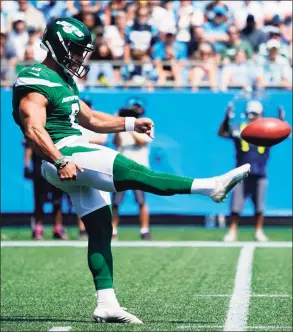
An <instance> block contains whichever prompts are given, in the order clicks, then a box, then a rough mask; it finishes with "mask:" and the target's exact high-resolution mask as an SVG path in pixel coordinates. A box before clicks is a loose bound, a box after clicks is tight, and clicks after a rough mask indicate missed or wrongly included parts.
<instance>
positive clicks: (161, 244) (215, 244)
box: [1, 240, 292, 248]
mask: <svg viewBox="0 0 293 332" xmlns="http://www.w3.org/2000/svg"><path fill="white" fill-rule="evenodd" d="M87 246H88V243H87V241H73V240H72V241H32V240H27V241H1V247H77V248H85V247H87ZM112 247H126V248H173V247H187V248H189V247H190V248H193V247H194V248H198V247H203V248H219V247H220V248H247V247H249V248H251V247H254V248H292V242H289V241H282V242H263V243H262V242H244V241H243V242H240V241H238V242H231V243H228V242H222V241H149V242H143V241H113V242H112Z"/></svg>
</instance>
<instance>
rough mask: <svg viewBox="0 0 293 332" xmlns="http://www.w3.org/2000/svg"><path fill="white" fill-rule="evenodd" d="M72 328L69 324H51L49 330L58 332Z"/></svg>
mask: <svg viewBox="0 0 293 332" xmlns="http://www.w3.org/2000/svg"><path fill="white" fill-rule="evenodd" d="M71 329H72V327H71V326H53V327H52V328H51V329H50V330H49V331H59V332H62V331H64V332H66V331H70V330H71Z"/></svg>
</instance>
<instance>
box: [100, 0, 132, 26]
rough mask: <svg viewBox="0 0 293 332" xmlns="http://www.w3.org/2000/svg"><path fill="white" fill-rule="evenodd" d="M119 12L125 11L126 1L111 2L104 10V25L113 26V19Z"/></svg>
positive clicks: (113, 0) (114, 0)
mask: <svg viewBox="0 0 293 332" xmlns="http://www.w3.org/2000/svg"><path fill="white" fill-rule="evenodd" d="M120 11H125V12H126V11H127V2H126V0H112V1H110V3H109V4H108V6H107V7H106V8H105V15H104V24H105V26H107V25H114V24H115V17H116V15H117V14H118V12H120Z"/></svg>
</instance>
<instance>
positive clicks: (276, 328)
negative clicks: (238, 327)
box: [246, 325, 292, 331]
mask: <svg viewBox="0 0 293 332" xmlns="http://www.w3.org/2000/svg"><path fill="white" fill-rule="evenodd" d="M246 330H248V331H249V330H263V331H285V330H286V331H287V330H288V331H292V326H287V325H283V326H282V325H280V326H274V325H271V326H270V325H268V326H265V325H263V326H262V325H252V326H246Z"/></svg>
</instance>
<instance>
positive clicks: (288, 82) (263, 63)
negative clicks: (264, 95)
mask: <svg viewBox="0 0 293 332" xmlns="http://www.w3.org/2000/svg"><path fill="white" fill-rule="evenodd" d="M280 48H281V43H280V42H279V41H278V40H274V39H271V40H269V41H268V42H267V49H268V55H266V56H259V57H258V59H257V60H258V63H259V65H260V66H259V68H258V70H257V71H256V81H257V84H258V85H259V86H262V87H267V86H268V85H269V84H275V85H279V86H281V87H283V88H285V89H292V68H291V66H290V63H289V60H288V59H286V58H285V57H283V56H282V55H281V54H280Z"/></svg>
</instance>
